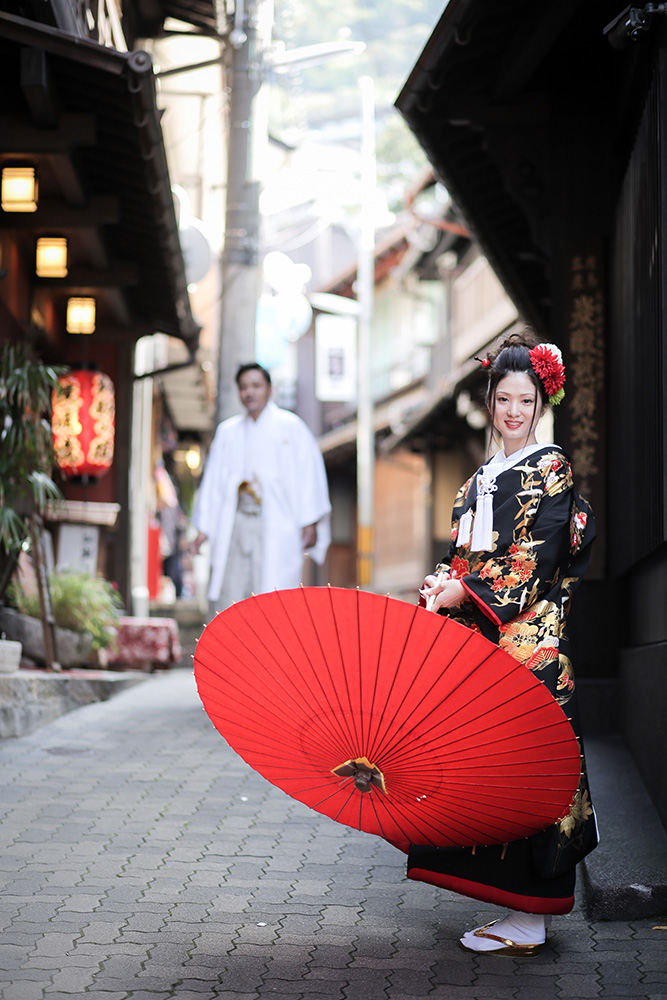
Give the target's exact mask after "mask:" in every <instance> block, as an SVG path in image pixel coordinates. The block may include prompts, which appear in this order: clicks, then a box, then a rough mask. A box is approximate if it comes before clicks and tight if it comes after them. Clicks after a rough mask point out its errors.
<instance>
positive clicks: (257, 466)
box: [192, 400, 331, 601]
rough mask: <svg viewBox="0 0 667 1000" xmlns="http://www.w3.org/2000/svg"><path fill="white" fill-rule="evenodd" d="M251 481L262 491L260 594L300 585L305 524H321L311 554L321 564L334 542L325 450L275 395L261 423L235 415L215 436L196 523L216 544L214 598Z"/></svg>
mask: <svg viewBox="0 0 667 1000" xmlns="http://www.w3.org/2000/svg"><path fill="white" fill-rule="evenodd" d="M248 478H251V479H252V480H253V481H254V483H256V484H257V485H258V487H259V493H260V495H261V513H260V519H261V525H262V567H261V585H260V588H259V590H258V591H257V592H258V593H261V592H266V591H268V590H273V589H274V588H276V587H277V588H278V589H279V590H282V589H285V588H290V587H298V585H299V584H300V583H301V577H302V569H303V545H302V541H301V529H302V528H304V527H305V526H306V525H308V524H317V544H316V545H315V546H314V548H313V549H309V550H308V554H309V555H310V556H311V557H312V558H313V559H314V560H315V562H317V563H322V562H323V561H324V557H325V555H326V552H327V548H328V546H329V541H330V537H331V536H330V526H329V515H330V512H331V505H330V503H329V491H328V486H327V478H326V472H325V469H324V461H323V459H322V453H321V452H320V449H319V447H318V444H317V441H316V440H315V438H314V437H313V435H312V434H311V432H310V430H309V429H308V427H306V425H305V424H304V422H303V421H302V420H301V419H300V418H299V417H297V416H296V414H294V413H291V412H290V411H289V410H283V409H281V408H280V407H278V406H276V404H275V403H274V402H272V401H271V400H269V402H268V403H267V404H266V406H265V408H264V409H263V410H262V412H261V414H260V415H259V417H258V418H257V420H256V421H253V420H252V418H251V417H250V416H241V415H239V416H236V417H230V418H229V419H228V420H225V421H223V422H222V423H221V424H220V425H219V426H218V429H217V431H216V433H215V437H214V439H213V443H212V445H211V449H210V451H209V455H208V460H207V462H206V468H205V470H204V475H203V478H202V483H201V487H200V489H199V493H198V495H197V501H196V504H195V510H194V513H193V516H192V524H193V525H194V527H195V528H197V529H198V530H199V531H201V532H202V533H203V534H205V535H206V536H207V537H208V539H209V542H210V546H211V579H210V586H209V591H208V597H209V600H211V601H217V599H218V595H219V594H220V589H221V587H222V582H223V579H224V577H225V568H226V565H227V558H228V555H229V549H230V543H231V538H232V531H233V527H234V520H235V517H236V510H237V506H238V488H239V486H240V484H241V483H242V482H243V481H244V480H247V479H248Z"/></svg>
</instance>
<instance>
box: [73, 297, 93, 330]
mask: <svg viewBox="0 0 667 1000" xmlns="http://www.w3.org/2000/svg"><path fill="white" fill-rule="evenodd" d="M94 329H95V299H88V298H72V299H68V300H67V332H68V333H93V331H94Z"/></svg>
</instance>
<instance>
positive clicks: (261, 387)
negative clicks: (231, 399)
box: [239, 369, 271, 420]
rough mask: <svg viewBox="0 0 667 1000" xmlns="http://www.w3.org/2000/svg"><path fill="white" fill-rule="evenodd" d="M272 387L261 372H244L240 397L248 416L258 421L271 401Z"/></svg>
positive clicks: (240, 384) (240, 382) (252, 370)
mask: <svg viewBox="0 0 667 1000" xmlns="http://www.w3.org/2000/svg"><path fill="white" fill-rule="evenodd" d="M270 395H271V386H270V385H269V383H268V382H267V381H266V379H265V378H264V376H263V375H262V373H261V372H258V371H256V370H254V369H251V371H249V372H243V375H241V377H240V379H239V396H240V399H241V402H242V403H243V405H244V406H245V408H246V410H247V411H248V414H249V415H250V416H251V417H252V419H253V420H257V417H258V416H259V415H260V413H261V412H262V410H263V409H264V407H265V406H266V404H267V403H268V401H269V397H270Z"/></svg>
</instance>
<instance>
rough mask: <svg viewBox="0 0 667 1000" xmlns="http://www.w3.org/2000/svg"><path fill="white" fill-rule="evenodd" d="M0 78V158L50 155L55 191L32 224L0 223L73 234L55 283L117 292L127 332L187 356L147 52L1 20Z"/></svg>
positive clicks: (183, 292)
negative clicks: (33, 66)
mask: <svg viewBox="0 0 667 1000" xmlns="http://www.w3.org/2000/svg"><path fill="white" fill-rule="evenodd" d="M26 52H29V53H36V54H37V55H38V57H39V58H40V59H41V53H44V56H45V58H44V59H43V60H42V62H43V64H44V67H45V71H46V78H45V82H44V87H43V88H40V87H35V88H34V90H32V91H31V90H30V89H28V88H26V87H25V86H22V85H21V79H22V65H24V62H23V63H22V60H23V61H25V53H26ZM0 81H1V82H2V93H3V108H4V109H5V110H4V111H0V160H1V161H2V163H3V164H5V163H10V162H12V161H17V160H20V159H21V158H22V157H23V158H26V159H30V160H37V161H38V160H39V158H40V156H41V157H43V158H48V160H49V170H50V171H51V173H52V175H54V176H56V177H57V186H58V188H59V192H58V197H57V198H55V199H53V200H51V201H50V202H49V201H46V202H45V203H44V204H43V205H40V209H39V212H38V213H35V216H36V218H35V216H33V218H32V222H31V220H28V221H27V222H26V221H25V219H22V220H20V221H18V220H17V218H15V219H12V218H10V217H9V216H7V215H4V217H3V218H2V220H1V222H0V225H2V226H3V227H4V228H11V227H15V228H17V229H20V228H22V227H23V228H25V227H26V225H31V224H32V226H33V227H35V226H36V227H37V229H39V228H40V227H44V228H51V227H53V228H57V229H58V230H60V229H61V228H62V229H63V230H72V231H76V232H79V233H81V234H82V235H81V237H80V238H79V240H78V243H77V244H76V245H77V246H78V247H79V259H78V260H76V259H75V260H73V262H72V274H71V275H70V276H68V277H69V280H68V281H67V282H61V287H63V288H64V287H65V286H66V285H67V287H72V283H73V282H74V283H75V284H76V285H77V286H79V287H91V288H95V287H107V288H108V287H109V286H110V285H113V284H117V285H118V286H119V289H120V292H121V293H122V295H123V297H124V301H125V303H126V305H127V322H128V335H129V336H133V335H134V336H135V337H136V336H141V335H143V334H145V333H148V332H162V333H166V334H168V335H171V336H174V337H178V338H179V339H181V340H183V341H184V342H185V343H186V344H187V345H188V346H189V347H190V348H191V350H194V348H195V346H196V343H197V339H198V333H199V327H198V324H197V323H196V321H195V320H194V318H193V316H192V312H191V308H190V302H189V298H188V292H187V280H186V275H185V265H184V261H183V255H182V252H181V246H180V241H179V234H178V224H177V221H176V215H175V211H174V204H173V198H172V194H171V183H170V179H169V171H168V167H167V159H166V154H165V149H164V142H163V137H162V129H161V126H160V112H159V110H158V108H157V105H156V94H155V81H154V74H153V66H152V61H151V58H150V56H149V55H148V53H146V52H143V51H134V52H118V51H116V50H115V49H111V48H107V47H104V46H101V45H99V44H97V43H96V42H93V41H89V40H88V39H82V38H77V37H74V36H69V35H66V34H64V33H63V32H60V31H58V30H57V29H55V28H51V27H49V26H48V25H44V24H37V23H35V22H32V21H27V20H25V19H23V18H19V17H15V16H13V15H11V14H8V13H4V12H0ZM40 214H41V218H40ZM35 231H37V230H35ZM77 274H78V275H79V277H77Z"/></svg>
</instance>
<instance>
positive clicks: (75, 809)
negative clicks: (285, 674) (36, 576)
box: [0, 669, 667, 1000]
mask: <svg viewBox="0 0 667 1000" xmlns="http://www.w3.org/2000/svg"><path fill="white" fill-rule="evenodd" d="M0 775H1V777H0V782H1V791H0V795H1V806H0V870H1V871H2V881H3V882H4V885H5V890H4V893H3V897H2V900H1V901H0V928H1V929H2V939H1V943H0V969H1V972H0V979H1V980H2V986H1V987H0V995H1V996H2V997H3V1000H41V998H50V1000H59V998H71V997H72V996H82V995H86V996H87V995H89V994H90V995H92V996H99V997H100V998H104V1000H130V998H132V1000H149V998H150V1000H167V998H170V997H177V998H178V1000H195V998H196V1000H201V998H209V997H210V998H213V997H215V998H226V1000H232V998H233V1000H257V998H260V997H271V998H274V1000H300V998H305V997H317V998H320V1000H399V998H400V1000H407V998H415V997H433V998H437V1000H510V998H512V1000H554V998H560V997H563V998H567V1000H579V998H582V1000H583V998H592V997H619V998H622V1000H630V998H635V997H636V998H645V1000H666V998H667V950H666V949H665V942H666V940H667V938H666V935H665V932H664V931H662V930H654V929H653V928H654V927H655V925H656V924H657V923H659V921H656V920H644V921H638V922H635V923H633V924H626V923H602V922H601V923H597V924H590V923H588V922H587V921H586V919H585V915H584V913H583V911H582V909H581V908H580V907H579V908H577V909H576V910H575V911H574V912H573V913H572V914H570V915H569V916H568V917H565V918H560V919H558V920H557V921H555V922H554V927H553V934H552V938H551V940H550V943H549V944H548V945H547V946H546V947H545V949H544V950H543V952H542V954H541V955H540V956H539V957H538V958H536V959H533V960H526V959H524V960H523V961H520V960H511V959H501V958H498V957H496V958H492V957H486V958H481V959H475V958H474V957H471V956H469V955H467V954H465V953H464V952H462V951H461V950H460V949H459V948H458V945H457V937H458V935H459V933H460V932H461V931H462V930H463V929H464V928H465V927H468V926H472V925H473V924H474V923H475V922H482V920H483V919H485V918H487V917H488V914H489V910H488V908H484V907H481V906H480V905H479V904H477V903H475V902H474V901H471V900H465V899H461V898H459V897H456V896H454V895H450V894H447V893H443V892H441V891H438V890H435V889H432V888H430V887H428V886H426V885H419V884H415V883H409V882H408V881H407V880H406V879H405V877H404V859H403V856H402V855H401V854H399V852H398V851H396V850H395V849H394V848H392V847H390V846H389V845H388V844H386V843H384V842H383V841H381V840H378V839H375V838H372V837H370V836H367V835H364V834H360V833H358V832H355V831H351V830H348V829H346V828H344V827H341V826H339V825H337V824H336V823H334V822H332V821H330V820H328V819H325V818H323V817H320V816H319V815H317V814H316V813H314V812H311V811H309V810H308V809H307V808H306V807H305V806H302V805H300V804H299V803H296V802H293V801H292V800H290V799H289V798H287V797H286V796H285V795H284V794H283V793H282V792H280V791H278V790H277V789H275V788H273V787H272V786H270V785H269V784H268V783H267V782H266V781H264V779H263V778H261V777H260V776H259V775H257V774H255V773H254V772H253V771H251V770H250V769H249V768H248V767H247V766H246V765H245V764H244V763H243V762H242V761H241V760H240V758H238V757H237V756H236V755H235V754H234V753H233V752H232V751H231V750H229V749H228V748H227V747H226V746H225V744H224V742H223V740H222V739H221V738H220V737H219V736H218V735H217V733H216V732H215V731H214V730H213V727H212V726H211V724H210V723H209V721H208V719H207V717H206V716H205V714H204V713H203V711H202V709H201V706H200V703H199V700H198V697H197V695H196V691H195V688H194V680H193V677H192V674H191V672H190V671H189V670H186V669H177V670H174V671H173V672H171V673H169V674H166V675H159V676H154V677H151V678H150V679H148V680H147V681H146V682H145V683H143V684H141V685H139V686H137V687H134V688H132V689H130V690H127V691H125V692H123V693H121V694H119V695H118V696H116V697H115V698H114V699H112V700H111V701H107V702H100V703H97V704H94V705H90V706H88V707H85V708H82V709H79V710H78V711H75V712H71V713H70V714H68V715H66V716H64V717H62V718H61V719H59V720H57V721H56V722H53V723H51V724H49V725H46V726H44V727H42V728H41V729H39V730H38V731H37V732H35V733H33V734H32V735H30V736H27V737H22V738H20V739H7V740H5V741H3V742H2V743H0Z"/></svg>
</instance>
